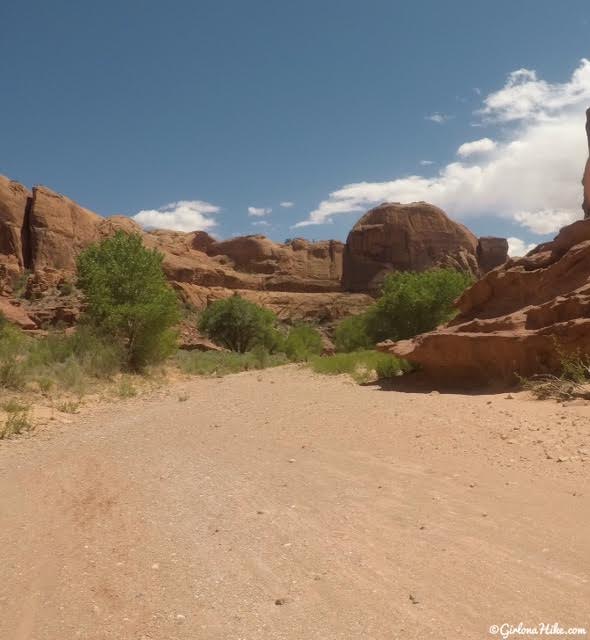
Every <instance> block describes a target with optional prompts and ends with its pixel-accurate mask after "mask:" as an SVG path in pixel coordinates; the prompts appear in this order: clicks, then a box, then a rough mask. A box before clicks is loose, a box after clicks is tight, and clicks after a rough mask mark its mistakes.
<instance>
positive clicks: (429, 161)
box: [420, 160, 434, 167]
mask: <svg viewBox="0 0 590 640" xmlns="http://www.w3.org/2000/svg"><path fill="white" fill-rule="evenodd" d="M431 164H434V161H433V160H420V165H421V166H423V167H429V166H430V165H431Z"/></svg>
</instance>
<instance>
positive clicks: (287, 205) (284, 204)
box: [281, 200, 295, 209]
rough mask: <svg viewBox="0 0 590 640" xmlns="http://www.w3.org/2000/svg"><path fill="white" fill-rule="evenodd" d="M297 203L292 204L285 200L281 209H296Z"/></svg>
mask: <svg viewBox="0 0 590 640" xmlns="http://www.w3.org/2000/svg"><path fill="white" fill-rule="evenodd" d="M294 206H295V203H294V202H291V201H290V200H285V201H284V202H281V207H283V208H284V209H290V208H291V207H294Z"/></svg>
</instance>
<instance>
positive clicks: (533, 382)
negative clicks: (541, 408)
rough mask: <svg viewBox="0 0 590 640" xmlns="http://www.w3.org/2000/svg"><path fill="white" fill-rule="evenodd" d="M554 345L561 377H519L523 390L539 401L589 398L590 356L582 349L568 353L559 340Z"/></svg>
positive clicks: (546, 375) (542, 375)
mask: <svg viewBox="0 0 590 640" xmlns="http://www.w3.org/2000/svg"><path fill="white" fill-rule="evenodd" d="M553 344H554V348H555V351H556V354H557V357H558V358H559V366H560V373H559V375H557V376H556V375H552V374H537V375H533V376H531V377H530V378H522V377H520V376H517V377H518V379H519V381H520V384H521V386H522V388H523V389H524V390H525V391H530V392H531V393H532V394H533V396H535V398H537V399H538V400H545V399H548V398H554V399H556V400H569V399H571V398H575V397H584V398H587V397H589V396H590V392H589V391H588V389H587V387H586V386H585V385H587V384H588V382H590V356H588V355H587V354H585V353H583V352H582V350H581V349H576V350H575V351H566V350H565V349H564V348H563V347H562V346H561V345H560V344H559V342H558V341H557V340H554V343H553Z"/></svg>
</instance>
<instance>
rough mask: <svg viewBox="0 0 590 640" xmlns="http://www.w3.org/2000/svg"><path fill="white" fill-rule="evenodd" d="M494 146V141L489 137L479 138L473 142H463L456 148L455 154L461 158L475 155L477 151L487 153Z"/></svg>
mask: <svg viewBox="0 0 590 640" xmlns="http://www.w3.org/2000/svg"><path fill="white" fill-rule="evenodd" d="M495 148H496V143H495V142H494V141H493V140H490V138H481V140H474V141H473V142H464V143H463V144H462V145H461V146H460V147H459V148H458V149H457V155H458V156H461V157H462V158H467V157H469V156H473V155H476V154H478V153H488V152H489V151H493V150H494V149H495Z"/></svg>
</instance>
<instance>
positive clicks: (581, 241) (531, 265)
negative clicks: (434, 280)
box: [379, 220, 590, 385]
mask: <svg viewBox="0 0 590 640" xmlns="http://www.w3.org/2000/svg"><path fill="white" fill-rule="evenodd" d="M456 306H457V309H458V311H459V314H458V315H457V316H456V317H455V319H454V320H453V321H452V322H450V323H449V324H448V325H446V326H443V327H440V328H438V329H436V330H435V331H432V332H430V333H425V334H422V335H420V336H417V337H416V338H414V339H413V340H403V341H399V342H395V343H394V342H384V343H382V344H380V345H379V349H380V350H382V351H388V352H390V353H393V354H395V355H398V356H401V357H403V358H407V359H408V360H410V361H411V362H413V363H415V364H418V365H420V367H421V368H422V369H423V371H424V373H425V374H426V376H427V377H429V378H431V379H432V380H433V381H436V382H440V383H458V384H468V385H474V384H475V385H478V384H485V383H488V382H496V383H506V384H509V383H511V382H514V381H515V380H516V378H517V376H524V377H526V376H530V375H532V374H536V373H555V372H557V371H558V370H559V367H560V356H559V351H564V352H572V351H575V350H577V349H579V350H580V352H582V353H590V220H580V221H579V222H575V223H574V224H572V225H569V226H567V227H564V228H563V229H562V230H561V231H560V233H559V234H558V236H557V237H556V238H555V240H553V241H552V242H548V243H546V244H543V245H540V246H538V247H536V248H535V249H534V250H533V251H531V252H530V253H529V254H528V255H527V256H525V257H524V258H517V259H513V260H509V261H508V262H507V263H506V264H505V265H504V266H503V267H501V268H499V269H495V270H494V271H491V272H490V273H488V274H487V275H486V276H485V277H483V278H482V279H481V280H479V281H478V282H476V283H475V284H474V285H473V286H472V287H471V288H470V289H468V290H467V291H466V292H465V293H464V294H463V295H462V296H461V297H460V298H459V300H458V301H457V303H456Z"/></svg>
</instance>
